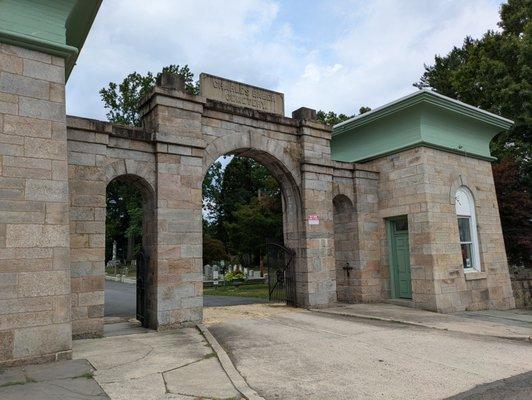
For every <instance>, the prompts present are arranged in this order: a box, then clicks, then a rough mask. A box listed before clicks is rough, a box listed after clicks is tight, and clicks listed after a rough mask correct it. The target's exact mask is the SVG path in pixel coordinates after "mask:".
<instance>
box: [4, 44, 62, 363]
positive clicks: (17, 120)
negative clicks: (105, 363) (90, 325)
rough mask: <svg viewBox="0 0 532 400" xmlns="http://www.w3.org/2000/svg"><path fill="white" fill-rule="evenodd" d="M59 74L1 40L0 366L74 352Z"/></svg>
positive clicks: (44, 58)
mask: <svg viewBox="0 0 532 400" xmlns="http://www.w3.org/2000/svg"><path fill="white" fill-rule="evenodd" d="M64 80H65V66H64V60H63V59H62V58H58V57H54V56H50V55H48V54H44V53H40V52H37V51H31V50H26V49H23V48H19V47H15V46H9V45H5V44H0V299H1V300H0V365H9V364H15V363H23V362H37V361H39V362H40V361H53V360H59V359H66V358H70V357H71V348H72V333H71V322H70V267H69V217H68V184H67V179H68V176H67V175H68V174H67V139H66V125H65V95H64V93H65V85H64Z"/></svg>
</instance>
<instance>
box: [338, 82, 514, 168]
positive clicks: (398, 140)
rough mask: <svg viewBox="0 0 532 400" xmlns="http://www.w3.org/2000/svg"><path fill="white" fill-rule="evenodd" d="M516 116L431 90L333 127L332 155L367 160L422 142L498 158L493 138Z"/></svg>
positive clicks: (342, 159) (446, 148)
mask: <svg viewBox="0 0 532 400" xmlns="http://www.w3.org/2000/svg"><path fill="white" fill-rule="evenodd" d="M512 125H513V121H511V120H509V119H506V118H503V117H500V116H498V115H495V114H492V113H490V112H487V111H484V110H481V109H479V108H476V107H473V106H471V105H469V104H465V103H462V102H460V101H457V100H454V99H451V98H449V97H446V96H443V95H441V94H438V93H435V92H433V91H429V90H419V91H417V92H414V93H412V94H410V95H408V96H405V97H402V98H400V99H398V100H396V101H393V102H391V103H389V104H386V105H384V106H382V107H379V108H376V109H375V110H372V111H370V112H367V113H365V114H361V115H358V116H356V117H354V118H351V119H349V120H347V121H344V122H342V123H340V124H337V125H335V126H334V127H333V138H332V142H331V151H332V157H333V159H334V160H338V161H349V162H355V161H356V162H363V161H367V160H370V159H374V158H377V157H381V156H383V155H386V154H391V153H396V152H399V151H403V150H405V149H407V148H412V147H417V146H428V147H435V148H440V149H443V150H446V151H451V152H455V153H460V154H467V155H469V156H472V157H477V158H482V159H487V160H493V157H491V154H490V151H489V143H490V141H491V139H492V138H493V137H494V136H495V135H496V134H498V133H500V132H501V131H504V130H507V129H509V128H510V127H511V126H512Z"/></svg>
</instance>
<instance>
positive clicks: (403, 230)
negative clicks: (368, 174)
mask: <svg viewBox="0 0 532 400" xmlns="http://www.w3.org/2000/svg"><path fill="white" fill-rule="evenodd" d="M512 124H513V122H512V121H511V120H508V119H506V118H503V117H500V116H498V115H495V114H492V113H489V112H487V111H484V110H481V109H479V108H476V107H473V106H470V105H468V104H465V103H462V102H460V101H457V100H454V99H451V98H448V97H446V96H442V95H440V94H438V93H436V92H433V91H429V90H419V91H417V92H414V93H412V94H410V95H408V96H405V97H402V98H400V99H398V100H396V101H393V102H391V103H388V104H386V105H384V106H382V107H379V108H376V109H374V110H372V111H370V112H367V113H364V114H361V115H358V116H356V117H354V118H351V119H349V120H347V121H345V122H342V123H340V124H338V125H335V126H334V127H333V131H332V138H331V158H332V159H333V160H336V161H341V162H349V163H355V170H357V169H358V170H360V171H364V170H371V171H374V173H375V174H376V177H375V180H374V182H373V185H369V186H368V185H365V186H361V185H358V187H357V184H356V183H355V189H354V190H355V192H357V190H358V189H359V188H361V189H363V191H364V192H363V193H362V194H361V195H360V196H357V197H356V198H357V199H359V198H360V199H361V204H360V205H362V206H361V207H360V208H359V209H357V204H353V211H354V213H355V214H356V218H355V220H358V221H364V222H363V223H361V222H359V223H358V227H359V229H363V233H362V234H358V235H357V238H358V241H359V243H357V245H356V246H357V247H363V248H364V249H365V251H366V253H365V254H366V256H367V257H369V258H370V259H372V258H373V259H372V260H371V261H372V262H367V263H366V265H367V266H368V267H367V268H366V269H364V268H363V269H361V270H359V271H355V273H354V274H353V280H352V282H350V284H351V285H353V286H358V287H359V288H358V289H357V290H356V291H355V292H356V293H359V295H357V296H355V298H354V299H353V300H354V301H377V300H386V299H389V300H390V301H395V302H398V303H401V304H408V303H410V304H412V305H414V306H417V307H422V308H426V309H430V310H436V311H440V312H451V311H457V310H466V309H467V310H475V309H483V308H486V307H495V308H511V307H513V305H514V303H513V294H512V289H511V285H510V280H509V276H508V266H507V261H506V256H505V249H504V241H503V237H502V231H501V225H500V219H499V212H498V206H497V198H496V193H495V186H494V184H493V175H492V171H491V161H493V160H494V158H493V157H492V156H491V154H490V147H489V145H490V141H491V140H492V139H493V137H494V136H495V135H497V134H498V133H500V132H503V131H505V130H507V129H509V128H510V127H511V126H512ZM355 176H356V174H355ZM377 176H378V177H377ZM355 179H356V178H355ZM368 203H370V204H372V206H373V207H369V204H368Z"/></svg>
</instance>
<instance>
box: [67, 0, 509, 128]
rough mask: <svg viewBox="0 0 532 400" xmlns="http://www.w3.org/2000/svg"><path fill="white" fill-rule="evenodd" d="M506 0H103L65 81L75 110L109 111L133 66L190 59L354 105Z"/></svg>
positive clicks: (411, 78) (305, 98)
mask: <svg viewBox="0 0 532 400" xmlns="http://www.w3.org/2000/svg"><path fill="white" fill-rule="evenodd" d="M500 3H501V1H498V0H364V1H362V0H320V1H318V0H306V1H305V0H293V1H288V0H277V1H275V0H224V1H222V0H218V1H213V0H211V1H207V0H192V1H188V0H179V1H178V0H150V1H145V0H105V1H103V3H102V6H101V8H100V11H99V13H98V15H97V16H96V20H95V21H94V25H93V27H92V30H91V32H90V33H89V36H88V37H87V40H86V42H85V45H84V47H83V50H82V51H81V54H80V56H79V58H78V62H77V65H76V66H75V68H74V70H73V72H72V74H71V75H70V78H69V81H68V83H67V113H68V114H71V115H78V116H84V117H89V118H96V119H102V120H105V119H106V118H105V114H106V111H105V109H104V107H103V104H102V102H101V100H100V96H99V94H98V92H99V90H100V89H101V88H102V87H104V86H106V85H107V84H108V83H109V82H120V81H121V80H122V79H123V78H124V77H125V76H126V75H127V74H128V73H130V72H133V71H137V72H139V73H142V74H144V73H146V72H147V71H153V72H158V71H160V70H161V69H162V67H163V66H166V65H169V64H180V65H183V64H188V65H189V66H190V68H191V69H192V71H193V72H194V73H195V74H196V76H197V77H199V74H200V72H206V73H210V74H213V75H218V76H222V77H225V78H229V79H233V80H237V81H241V82H245V83H249V84H252V85H256V86H260V87H264V88H268V89H271V90H276V91H279V92H282V93H284V94H285V114H286V115H291V113H292V111H293V110H295V109H297V108H299V107H309V108H314V109H317V110H319V109H322V110H325V111H329V110H333V111H335V112H338V113H345V114H353V113H355V112H358V109H359V108H360V107H361V106H369V107H371V108H376V107H378V106H381V105H383V104H385V103H388V102H390V101H393V100H395V99H397V98H399V97H402V96H404V95H407V94H409V93H411V92H413V91H415V90H416V89H415V88H414V87H413V86H412V83H414V82H416V81H417V80H419V77H420V76H421V75H422V73H423V70H424V69H423V64H424V63H425V64H432V62H433V60H434V55H435V54H440V55H445V54H446V53H447V52H448V51H449V50H451V49H452V47H453V46H460V45H461V43H462V41H463V39H464V37H465V36H467V35H469V36H472V37H474V38H479V37H481V36H482V34H483V33H484V32H486V31H487V30H488V29H493V30H496V29H497V21H498V20H499V15H498V11H499V7H500Z"/></svg>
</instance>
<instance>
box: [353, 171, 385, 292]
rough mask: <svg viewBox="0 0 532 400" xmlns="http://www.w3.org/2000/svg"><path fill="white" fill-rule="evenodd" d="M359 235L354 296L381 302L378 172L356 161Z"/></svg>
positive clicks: (355, 176)
mask: <svg viewBox="0 0 532 400" xmlns="http://www.w3.org/2000/svg"><path fill="white" fill-rule="evenodd" d="M353 180H354V187H355V210H356V220H357V229H356V232H357V235H358V240H357V242H358V248H357V253H358V257H357V259H358V261H359V263H360V264H359V265H358V266H357V271H356V273H355V276H356V277H357V284H356V285H355V286H356V288H355V295H354V297H355V299H356V300H357V301H362V302H371V301H378V300H380V299H381V298H382V295H381V271H380V249H379V247H380V231H379V228H380V226H379V223H380V218H379V198H378V184H379V175H378V173H377V172H375V171H374V170H372V169H371V168H369V167H365V166H361V165H358V164H356V165H355V170H354V173H353Z"/></svg>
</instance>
